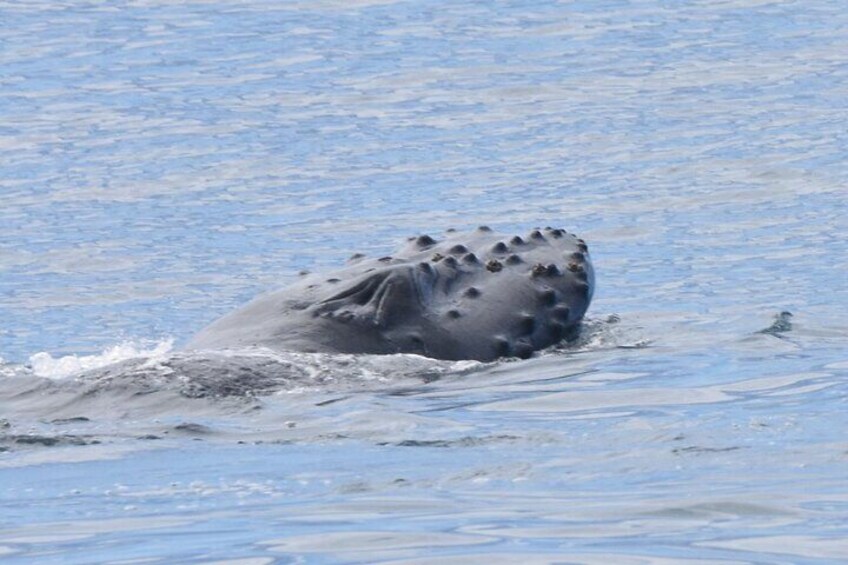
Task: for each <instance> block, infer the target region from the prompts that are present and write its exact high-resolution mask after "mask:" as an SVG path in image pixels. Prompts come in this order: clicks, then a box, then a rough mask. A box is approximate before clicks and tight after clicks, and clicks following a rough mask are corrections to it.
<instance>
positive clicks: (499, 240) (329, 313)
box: [187, 226, 595, 361]
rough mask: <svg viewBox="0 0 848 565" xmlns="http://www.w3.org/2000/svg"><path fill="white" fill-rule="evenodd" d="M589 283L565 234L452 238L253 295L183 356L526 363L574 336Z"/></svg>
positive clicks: (360, 259)
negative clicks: (288, 354) (260, 354)
mask: <svg viewBox="0 0 848 565" xmlns="http://www.w3.org/2000/svg"><path fill="white" fill-rule="evenodd" d="M594 286H595V276H594V270H593V268H592V264H591V262H590V259H589V250H588V247H587V246H586V242H585V241H583V240H582V239H580V238H578V237H577V236H576V235H574V234H571V233H568V232H567V231H565V230H563V229H556V228H550V227H549V228H544V229H534V230H532V231H530V233H528V234H526V235H524V236H520V235H514V236H505V235H503V234H498V233H496V232H495V231H493V230H492V229H490V228H488V227H486V226H481V227H479V228H477V229H476V230H474V231H472V232H471V233H459V232H456V231H454V230H448V232H446V233H445V235H444V237H441V238H439V239H436V238H433V237H431V236H429V235H420V236H416V237H411V238H409V240H408V241H407V242H406V244H405V245H404V246H403V247H401V248H400V249H399V250H398V251H397V252H396V253H394V254H392V255H391V256H386V257H380V258H373V259H369V258H366V257H365V256H363V255H361V254H355V255H353V256H352V257H351V258H350V259H349V260H348V263H347V265H346V266H344V267H343V268H340V269H339V270H337V271H334V272H331V273H328V274H315V275H309V276H306V277H304V278H303V279H301V280H300V281H298V282H297V283H295V284H293V285H291V286H289V287H287V288H284V289H281V290H278V291H275V292H272V293H270V294H267V295H264V296H260V297H258V298H256V299H254V300H253V301H252V302H250V303H248V304H247V305H245V306H243V307H241V308H239V309H237V310H235V311H234V312H232V313H230V314H227V315H225V316H224V317H222V318H220V319H218V320H217V321H215V322H213V323H212V324H211V325H209V326H208V327H206V328H205V329H203V330H202V331H201V332H200V333H199V334H197V335H196V336H195V337H194V338H193V339H192V340H191V341H190V342H189V344H188V345H187V348H188V349H238V348H244V347H254V346H257V347H268V348H271V349H276V350H282V351H299V352H331V353H369V354H390V353H416V354H419V355H424V356H427V357H433V358H436V359H449V360H460V359H476V360H479V361H491V360H494V359H497V358H499V357H520V358H527V357H529V356H530V355H532V354H533V352H534V351H538V350H540V349H544V348H546V347H549V346H551V345H554V344H556V343H559V342H560V341H562V340H564V339H569V338H571V337H573V336H575V335H576V334H577V331H578V329H579V324H580V321H581V320H582V318H583V315H584V314H585V312H586V310H587V308H588V307H589V303H590V301H591V299H592V294H593V292H594Z"/></svg>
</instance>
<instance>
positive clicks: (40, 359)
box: [29, 338, 174, 379]
mask: <svg viewBox="0 0 848 565" xmlns="http://www.w3.org/2000/svg"><path fill="white" fill-rule="evenodd" d="M173 346H174V340H173V338H167V339H163V340H159V341H151V340H143V341H125V342H121V343H119V344H117V345H113V346H111V347H109V348H107V349H104V350H103V352H102V353H100V354H96V355H63V356H61V357H53V356H52V355H51V354H50V353H47V352H43V351H42V352H40V353H36V354H35V355H32V356H30V358H29V366H30V367H31V368H32V372H33V374H34V375H35V376H37V377H44V378H48V379H67V378H71V377H76V376H78V375H80V374H82V373H84V372H86V371H91V370H94V369H99V368H101V367H106V366H107V365H112V364H114V363H119V362H121V361H127V360H129V359H135V358H139V357H146V358H148V362H155V361H157V360H159V359H163V358H164V357H165V356H166V355H167V354H168V353H170V352H171V350H172V349H173Z"/></svg>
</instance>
